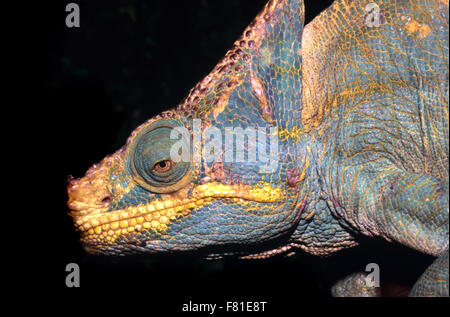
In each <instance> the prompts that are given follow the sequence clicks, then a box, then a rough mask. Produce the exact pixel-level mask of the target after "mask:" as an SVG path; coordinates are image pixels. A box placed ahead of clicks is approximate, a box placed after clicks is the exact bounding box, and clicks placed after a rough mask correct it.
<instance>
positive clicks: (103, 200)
mask: <svg viewBox="0 0 450 317" xmlns="http://www.w3.org/2000/svg"><path fill="white" fill-rule="evenodd" d="M110 202H111V197H110V196H106V197H105V198H103V199H102V204H104V205H107V204H109V203H110Z"/></svg>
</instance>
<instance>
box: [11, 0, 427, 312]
mask: <svg viewBox="0 0 450 317" xmlns="http://www.w3.org/2000/svg"><path fill="white" fill-rule="evenodd" d="M331 2H332V1H306V3H305V11H306V23H308V22H309V21H311V20H312V19H313V18H314V17H315V16H316V15H317V14H319V13H320V12H321V11H323V10H324V9H325V8H326V7H328V6H329V5H330V3H331ZM67 3H68V2H65V1H56V2H48V3H42V4H39V7H38V8H36V11H33V12H34V13H33V14H32V15H34V18H35V19H34V20H33V21H36V22H35V23H34V24H33V26H32V27H30V28H28V29H27V30H26V31H25V36H24V37H23V38H21V39H20V41H24V43H25V46H27V49H24V52H25V58H24V59H23V64H24V65H28V62H29V64H30V69H31V68H32V69H33V72H29V75H27V76H26V78H24V79H23V80H24V81H26V82H28V81H29V83H30V84H31V85H30V87H31V88H30V89H29V90H26V91H24V90H22V91H21V93H22V94H24V95H28V96H26V97H28V98H30V99H31V100H32V101H30V102H29V104H28V108H27V109H30V110H29V111H27V119H28V120H30V121H38V122H37V123H38V124H37V125H36V128H35V129H34V130H33V131H31V134H33V133H36V135H39V140H40V142H36V143H34V144H33V142H30V143H32V144H31V145H30V147H31V148H32V149H33V151H34V152H33V153H34V156H33V162H39V163H33V164H31V166H29V165H27V169H26V171H27V175H28V177H29V178H28V181H29V182H30V183H31V186H32V187H33V188H35V189H40V191H39V192H41V191H43V192H44V194H40V195H39V196H40V198H41V200H40V201H39V203H36V202H33V203H32V204H31V205H32V206H33V208H32V210H30V211H29V213H30V214H31V216H32V217H30V218H29V219H33V220H30V222H31V226H32V227H33V229H36V230H35V231H37V233H34V231H33V234H29V235H27V234H25V235H26V237H27V238H26V239H27V243H28V245H27V246H26V248H24V249H23V253H25V254H33V255H29V257H30V258H33V257H34V260H36V259H37V261H38V262H39V264H41V267H42V269H41V271H39V273H38V274H37V275H39V277H40V278H41V279H42V282H41V284H39V285H43V286H42V287H44V288H45V289H47V290H51V292H52V293H51V294H52V295H51V296H61V297H62V298H63V302H64V301H74V300H78V299H79V298H83V300H82V302H83V301H84V300H85V299H86V298H91V299H92V300H103V299H106V300H108V301H110V302H111V303H114V302H115V301H117V302H118V303H119V302H121V303H123V302H124V301H125V302H132V301H133V300H134V299H137V298H139V299H142V298H145V299H146V305H149V306H152V307H153V308H155V309H156V308H158V309H160V308H164V309H165V311H166V312H179V311H181V304H182V303H184V302H187V301H189V300H193V301H194V302H197V303H217V304H218V305H221V304H223V305H224V302H225V300H263V301H267V302H268V304H267V309H268V310H269V311H272V312H275V311H279V310H280V309H282V310H284V309H286V308H287V309H294V310H295V309H296V307H297V306H298V305H300V304H302V303H303V304H306V303H307V302H308V301H305V300H304V299H305V298H321V297H329V296H330V293H329V287H330V286H331V285H332V283H333V282H334V281H335V280H336V279H337V278H340V277H343V276H344V275H345V274H347V273H351V272H355V271H361V270H364V268H365V265H366V264H368V263H371V262H375V263H378V264H379V265H380V268H381V279H382V280H381V282H382V284H383V285H393V287H392V288H391V289H386V291H385V292H386V293H385V295H401V294H403V295H404V294H405V289H406V288H405V287H409V286H411V283H412V282H413V281H414V280H415V279H416V278H417V277H418V276H419V275H420V274H421V273H422V272H423V270H424V269H425V267H426V266H427V264H429V263H431V261H432V258H431V257H428V256H424V255H419V254H418V253H416V252H414V251H412V250H409V249H407V248H404V247H402V246H398V245H395V244H389V243H387V242H384V241H378V240H376V239H374V240H366V239H363V240H361V244H362V247H358V248H353V249H350V250H345V251H342V252H339V253H338V254H336V255H333V256H331V257H327V258H317V257H313V256H309V255H307V254H303V253H301V254H299V255H297V256H293V257H289V258H284V257H274V258H271V259H267V260H246V261H244V260H238V259H235V258H226V259H224V260H214V261H205V260H203V259H200V258H198V256H197V255H196V254H178V255H171V256H164V257H147V256H136V257H124V258H115V257H101V256H90V255H87V254H86V253H85V252H84V250H83V249H82V247H81V245H80V244H79V242H78V233H76V232H75V231H74V230H73V227H72V221H71V219H70V218H69V217H68V216H67V215H66V211H67V208H66V201H67V195H66V192H65V187H66V180H67V177H68V175H73V176H75V177H81V176H83V174H84V172H85V171H86V170H87V168H88V167H89V166H90V165H91V164H93V163H95V162H98V161H100V160H101V159H102V158H103V157H104V156H105V155H106V154H110V153H113V152H114V151H116V150H117V149H118V148H119V147H120V146H121V145H122V144H123V143H124V142H125V140H126V138H127V136H128V134H129V133H130V132H131V131H132V130H133V129H134V128H135V127H136V126H137V125H138V124H140V123H141V122H143V121H144V120H145V119H147V118H149V117H152V116H153V115H155V114H157V113H159V112H161V111H163V110H166V109H169V108H171V107H173V106H175V105H177V104H178V103H179V102H180V101H181V100H182V99H183V97H184V96H186V94H187V93H188V91H189V89H190V88H191V87H193V86H194V85H195V84H196V83H197V82H198V81H199V80H201V79H202V78H203V77H204V76H205V75H207V74H208V72H209V71H210V70H211V69H212V68H213V67H214V65H215V64H216V63H217V62H218V61H219V60H220V59H221V57H222V56H223V55H224V54H225V53H226V51H227V49H228V48H230V47H231V45H232V43H233V42H234V40H235V39H237V38H238V37H239V36H240V34H241V32H242V31H243V29H244V28H245V27H246V26H247V25H248V24H249V23H250V21H251V20H252V19H253V18H254V17H255V16H256V14H257V13H258V12H259V11H260V10H261V9H262V7H263V6H264V3H265V1H264V0H222V1H213V0H208V1H207V0H190V1H159V0H158V1H157V0H149V1H137V0H128V1H125V0H122V1H77V2H76V3H77V4H79V6H80V10H81V27H80V28H67V27H66V26H65V23H64V21H65V17H66V14H67V13H66V12H65V6H66V4H67ZM19 111H20V109H19ZM35 123H36V122H35ZM35 165H37V166H35ZM22 199H24V200H26V199H30V200H31V198H28V197H27V196H26V195H25V196H22ZM30 232H31V231H30ZM71 262H75V263H78V264H79V265H80V269H81V287H80V288H79V289H69V288H67V287H66V286H65V276H66V274H67V273H66V272H65V266H66V265H67V264H68V263H71ZM39 285H38V288H39V287H40V286H39Z"/></svg>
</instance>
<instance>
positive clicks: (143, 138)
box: [128, 119, 192, 193]
mask: <svg viewBox="0 0 450 317" xmlns="http://www.w3.org/2000/svg"><path fill="white" fill-rule="evenodd" d="M177 127H183V124H182V123H181V122H179V121H177V120H173V119H161V120H159V121H155V122H153V123H152V124H151V125H150V126H149V127H147V128H146V129H144V130H143V131H141V132H140V133H139V135H138V136H137V137H136V138H135V139H134V141H133V142H132V144H131V145H130V148H129V160H128V167H129V169H130V171H131V174H132V176H133V179H134V181H136V183H138V184H139V185H141V186H142V187H144V188H146V189H148V190H149V191H151V192H155V193H170V192H174V191H176V190H178V189H180V188H182V187H184V186H185V185H186V184H187V183H188V182H189V181H190V180H191V174H192V171H191V162H190V160H188V162H185V161H179V162H174V160H172V158H171V156H170V155H171V150H172V148H173V147H175V146H177V147H179V146H180V143H181V144H182V148H185V149H188V148H189V145H190V140H188V139H187V138H186V136H183V135H181V139H180V138H178V139H175V138H171V132H172V131H173V129H174V128H177Z"/></svg>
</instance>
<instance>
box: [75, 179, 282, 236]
mask: <svg viewBox="0 0 450 317" xmlns="http://www.w3.org/2000/svg"><path fill="white" fill-rule="evenodd" d="M187 196H188V189H187V188H186V189H182V190H180V191H178V192H176V193H172V194H167V195H163V197H162V198H160V199H155V200H153V201H152V202H150V203H148V204H145V205H140V206H135V207H128V208H126V209H122V210H117V211H112V212H108V211H107V210H106V208H103V209H101V208H100V209H97V210H95V211H93V212H91V213H89V214H87V215H86V214H84V215H83V214H82V213H84V212H77V211H74V212H71V215H72V216H73V217H74V218H75V224H76V226H77V228H78V230H80V231H82V232H83V236H82V241H83V242H88V241H89V242H93V243H95V242H103V243H104V242H105V241H107V242H113V241H114V240H115V239H116V238H117V237H119V236H120V235H123V234H128V233H131V232H139V231H141V230H144V229H145V230H147V229H150V230H153V231H155V232H164V231H166V230H167V228H168V225H169V224H170V223H171V222H172V221H174V220H176V219H177V218H179V217H182V216H187V215H188V214H189V213H190V212H191V210H192V209H194V208H200V207H203V206H206V205H208V204H209V203H211V202H212V201H214V200H217V199H231V200H232V201H233V203H238V204H247V203H249V202H266V203H271V202H276V201H279V200H281V199H282V198H283V196H284V195H283V192H282V190H281V189H280V188H278V187H277V188H272V187H271V185H270V184H269V183H265V182H260V183H258V184H257V185H255V186H246V185H224V184H221V183H217V182H213V183H208V184H202V185H198V186H195V187H194V188H193V190H192V193H191V194H190V197H187Z"/></svg>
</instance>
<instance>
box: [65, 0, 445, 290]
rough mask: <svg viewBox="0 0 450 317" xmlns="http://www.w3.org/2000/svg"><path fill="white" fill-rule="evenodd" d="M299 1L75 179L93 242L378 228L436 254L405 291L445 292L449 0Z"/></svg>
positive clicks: (308, 237)
mask: <svg viewBox="0 0 450 317" xmlns="http://www.w3.org/2000/svg"><path fill="white" fill-rule="evenodd" d="M304 11H305V9H304V4H303V1H302V0H270V1H268V3H267V4H266V5H265V7H264V8H263V9H262V10H261V12H260V13H259V14H258V15H257V16H256V18H255V19H254V20H253V21H252V22H251V23H250V24H249V26H248V27H247V28H246V29H245V30H244V32H243V33H242V35H241V36H240V37H239V38H238V39H237V40H236V41H235V42H234V44H233V46H232V47H231V49H230V50H229V51H228V52H227V53H226V54H225V56H224V57H223V59H222V60H220V61H219V63H218V64H217V65H216V66H215V67H214V68H213V69H212V71H211V72H210V73H209V74H208V75H207V76H206V77H205V78H203V79H202V80H201V81H200V82H199V83H197V84H196V85H195V86H194V88H192V89H191V90H190V91H189V93H188V95H187V96H186V98H185V99H184V100H182V101H181V102H180V103H179V104H178V105H177V106H175V107H174V108H172V109H171V110H167V111H164V112H162V113H160V114H159V115H157V116H155V117H153V118H150V119H149V120H147V121H145V122H144V123H142V124H141V125H140V126H138V127H137V128H136V129H135V130H134V131H133V132H132V133H131V135H130V136H129V138H128V139H127V141H126V144H125V145H124V146H122V147H121V148H120V149H119V150H118V151H117V152H115V153H113V154H111V155H108V156H106V157H105V158H104V159H103V160H102V161H101V162H99V163H97V164H94V165H92V166H91V167H90V168H89V169H88V170H87V172H86V174H85V175H84V176H83V177H82V178H74V177H70V178H69V180H68V183H69V184H68V187H67V193H68V203H67V204H68V208H69V215H70V216H71V217H72V218H73V222H74V226H75V227H76V229H77V230H78V231H79V232H80V240H81V243H82V244H83V247H84V249H85V250H86V251H87V252H88V253H92V254H103V255H113V256H114V255H115V256H125V255H131V254H153V253H159V254H162V253H170V252H181V251H192V250H204V253H205V254H206V255H207V257H212V258H213V257H215V256H224V255H228V254H238V255H239V256H240V257H241V258H244V259H251V258H266V257H270V256H274V255H277V254H285V255H286V254H291V253H293V252H294V253H295V252H307V253H309V254H313V255H317V256H327V255H329V254H332V253H334V252H337V251H339V250H342V249H345V248H350V247H353V246H356V245H358V237H361V236H364V237H378V238H382V239H385V240H387V241H391V242H393V243H399V244H402V245H404V246H406V247H408V248H411V249H414V250H416V251H417V252H420V253H425V254H429V255H432V256H434V257H435V260H434V262H433V263H432V264H431V265H430V266H429V267H428V268H427V269H426V270H425V272H423V274H422V275H421V276H420V277H418V279H417V281H416V283H415V284H414V286H413V287H412V289H411V291H410V293H409V295H410V296H448V295H449V293H448V284H449V283H448V261H449V260H448V244H449V243H448V241H449V230H448V228H449V227H448V218H449V217H448V215H449V175H448V157H449V148H448V143H449V142H448V137H449V134H448V127H449V124H448V116H449V114H448V110H449V105H448V78H449V63H448V50H449V45H448V41H449V40H448V35H449V31H448V24H449V20H448V17H449V15H448V0H418V1H412V0H392V1H387V0H385V1H383V0H376V1H373V0H354V1H350V0H336V1H335V2H333V4H331V6H330V7H328V8H327V9H326V10H324V11H323V12H322V13H321V14H320V15H319V16H317V17H316V18H315V19H314V20H312V21H311V22H310V23H308V24H307V25H304ZM224 139H225V142H224ZM256 154H257V155H256ZM274 244H275V245H276V246H275V247H274V246H273V245H274ZM369 282H370V281H369V280H368V275H367V273H365V272H355V273H354V274H351V275H350V276H348V277H346V278H343V279H342V280H340V281H338V282H337V283H336V285H335V286H333V288H332V294H333V295H334V296H377V295H378V294H379V293H377V286H376V285H375V284H374V283H369Z"/></svg>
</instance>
